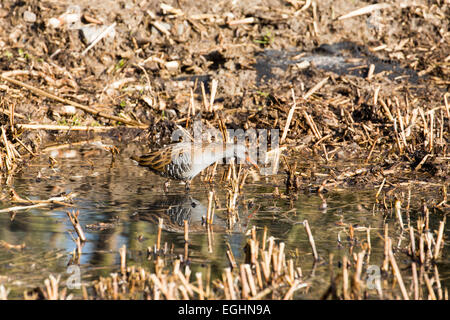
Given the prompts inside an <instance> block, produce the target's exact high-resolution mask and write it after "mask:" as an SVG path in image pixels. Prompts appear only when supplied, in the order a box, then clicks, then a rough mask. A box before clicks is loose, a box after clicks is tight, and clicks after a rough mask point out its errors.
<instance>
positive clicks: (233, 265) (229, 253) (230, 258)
mask: <svg viewBox="0 0 450 320" xmlns="http://www.w3.org/2000/svg"><path fill="white" fill-rule="evenodd" d="M227 247H228V249H227V257H228V261H229V262H230V265H231V268H232V269H235V268H237V263H236V259H235V258H234V255H233V251H232V250H231V246H230V244H229V243H228V242H227Z"/></svg>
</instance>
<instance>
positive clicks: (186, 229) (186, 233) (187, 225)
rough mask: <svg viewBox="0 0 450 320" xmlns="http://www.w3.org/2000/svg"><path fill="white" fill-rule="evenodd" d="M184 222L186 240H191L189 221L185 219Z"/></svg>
mask: <svg viewBox="0 0 450 320" xmlns="http://www.w3.org/2000/svg"><path fill="white" fill-rule="evenodd" d="M183 223H184V242H186V243H187V242H189V221H187V220H183Z"/></svg>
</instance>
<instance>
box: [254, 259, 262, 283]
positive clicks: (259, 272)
mask: <svg viewBox="0 0 450 320" xmlns="http://www.w3.org/2000/svg"><path fill="white" fill-rule="evenodd" d="M255 273H256V280H257V281H258V286H259V288H260V289H263V288H264V285H263V281H262V276H261V267H260V266H259V263H258V262H257V263H256V264H255Z"/></svg>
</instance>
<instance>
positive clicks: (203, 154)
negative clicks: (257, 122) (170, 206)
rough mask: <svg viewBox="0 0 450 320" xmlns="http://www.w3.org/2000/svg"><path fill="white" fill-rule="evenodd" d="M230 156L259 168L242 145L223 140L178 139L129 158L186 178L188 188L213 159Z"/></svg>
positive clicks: (170, 175) (167, 173)
mask: <svg viewBox="0 0 450 320" xmlns="http://www.w3.org/2000/svg"><path fill="white" fill-rule="evenodd" d="M233 157H236V158H238V159H245V160H246V162H248V163H250V164H252V165H253V166H255V167H258V166H257V164H256V163H254V162H253V161H252V160H251V159H250V156H249V153H248V150H247V148H246V147H245V146H244V145H242V144H232V143H227V144H224V143H222V142H213V143H210V144H207V145H203V144H201V143H199V144H196V143H190V142H180V143H176V144H171V145H169V146H167V147H165V148H162V149H159V150H157V151H153V152H151V153H149V154H145V155H142V156H140V157H132V159H133V160H135V161H137V162H138V164H139V165H140V166H143V167H147V168H149V169H150V170H151V171H153V172H155V173H157V174H159V175H161V176H163V177H166V178H170V179H175V180H182V181H185V182H186V189H189V183H190V181H191V180H192V179H193V178H194V177H195V176H196V175H198V174H199V173H200V172H201V171H203V170H204V169H206V168H207V167H209V166H210V165H211V164H213V163H214V162H216V161H219V160H221V159H223V158H233Z"/></svg>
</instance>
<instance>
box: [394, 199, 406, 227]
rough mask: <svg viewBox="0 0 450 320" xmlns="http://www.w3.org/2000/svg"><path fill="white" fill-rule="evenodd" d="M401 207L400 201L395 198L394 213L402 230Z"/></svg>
mask: <svg viewBox="0 0 450 320" xmlns="http://www.w3.org/2000/svg"><path fill="white" fill-rule="evenodd" d="M401 208H402V203H401V201H400V200H398V199H396V200H395V213H396V215H397V219H398V223H399V224H400V227H401V229H402V230H404V227H403V219H402V212H401Z"/></svg>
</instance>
